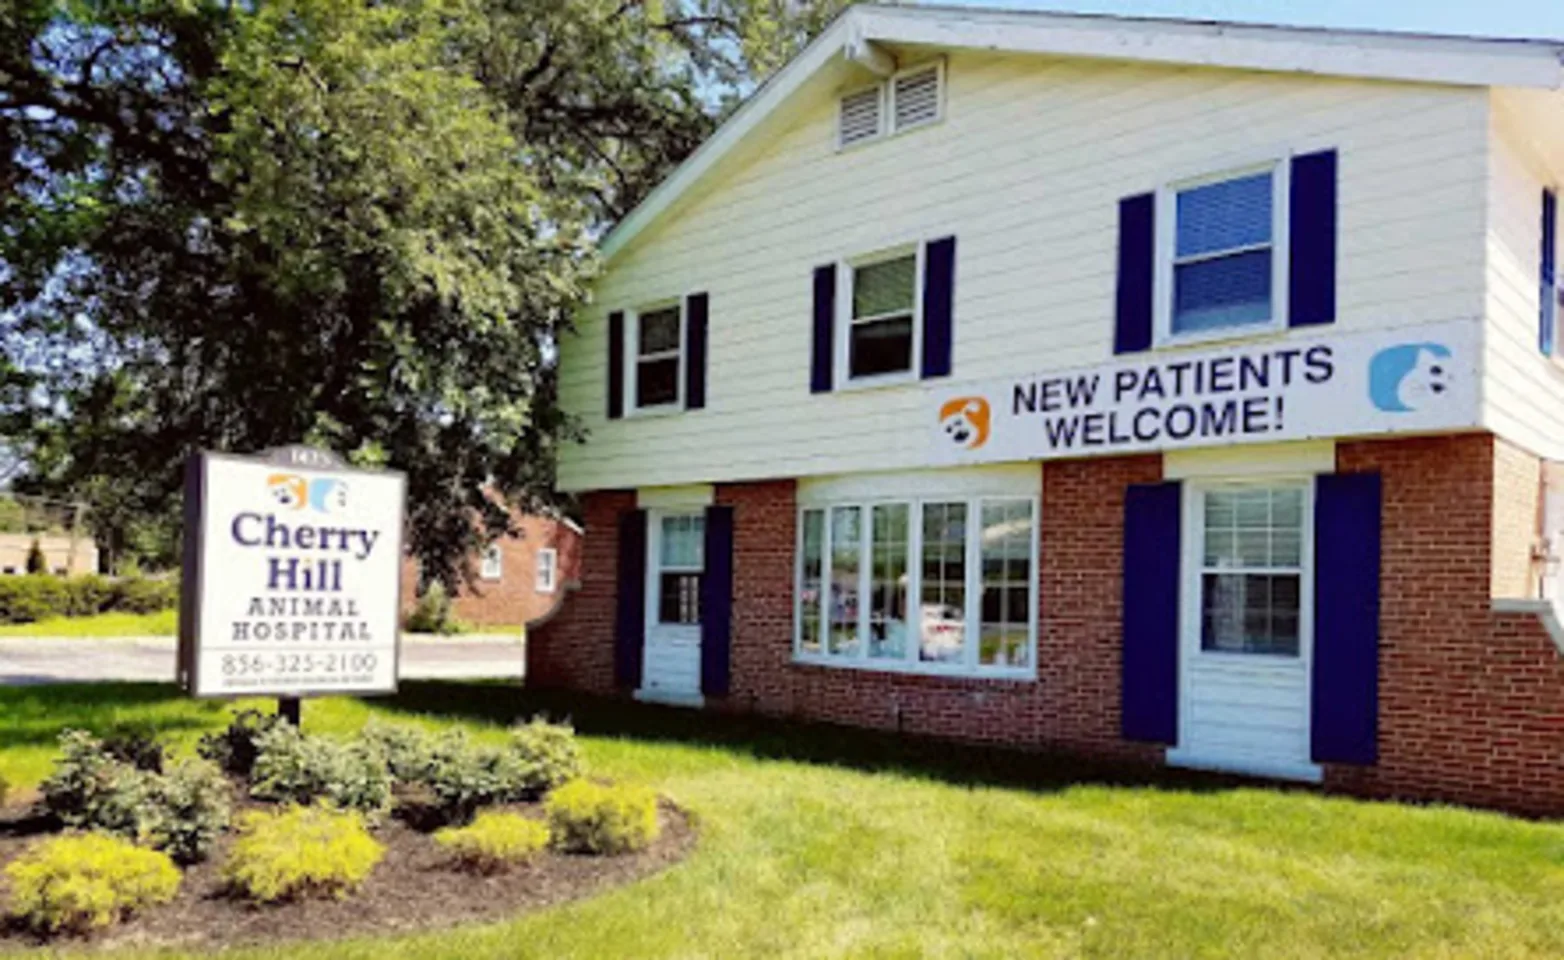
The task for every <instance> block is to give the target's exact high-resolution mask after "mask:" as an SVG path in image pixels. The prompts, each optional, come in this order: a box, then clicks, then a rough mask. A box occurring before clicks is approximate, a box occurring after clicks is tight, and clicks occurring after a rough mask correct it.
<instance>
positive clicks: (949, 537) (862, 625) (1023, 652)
mask: <svg viewBox="0 0 1564 960" xmlns="http://www.w3.org/2000/svg"><path fill="white" fill-rule="evenodd" d="M1036 524H1037V504H1036V501H1035V499H1032V498H1026V497H991V496H982V497H930V498H926V499H896V500H871V501H866V502H858V503H832V504H822V505H820V506H813V505H811V506H805V507H804V508H803V509H802V511H801V512H800V516H799V542H798V567H797V584H796V605H795V613H796V619H797V624H796V626H797V630H796V637H795V642H796V646H795V653H796V655H797V657H798V658H799V659H800V660H805V661H809V662H816V663H825V664H832V665H843V666H857V667H868V668H873V669H888V670H906V671H912V672H926V673H974V674H984V673H996V674H1020V673H1030V671H1032V670H1033V668H1034V662H1033V660H1034V658H1033V651H1034V650H1035V648H1036V643H1035V641H1036V623H1037V617H1036V610H1037V552H1036V542H1037V529H1036Z"/></svg>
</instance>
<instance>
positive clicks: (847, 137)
mask: <svg viewBox="0 0 1564 960" xmlns="http://www.w3.org/2000/svg"><path fill="white" fill-rule="evenodd" d="M840 124H841V125H840V127H839V128H838V131H837V145H838V146H842V147H850V146H852V145H853V144H855V143H863V142H864V141H865V140H873V139H874V138H875V137H877V136H879V135H880V88H879V87H870V88H869V89H867V90H860V91H858V92H857V93H849V94H848V95H847V96H845V97H843V98H842V113H841V121H840Z"/></svg>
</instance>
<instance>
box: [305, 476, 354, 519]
mask: <svg viewBox="0 0 1564 960" xmlns="http://www.w3.org/2000/svg"><path fill="white" fill-rule="evenodd" d="M310 506H311V507H313V508H314V509H316V510H319V511H320V512H321V513H341V512H342V511H343V510H346V509H347V506H348V485H347V484H346V483H344V482H343V481H341V480H336V479H333V478H331V477H322V478H320V479H319V480H311V481H310Z"/></svg>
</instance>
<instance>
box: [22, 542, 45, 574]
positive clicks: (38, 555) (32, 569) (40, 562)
mask: <svg viewBox="0 0 1564 960" xmlns="http://www.w3.org/2000/svg"><path fill="white" fill-rule="evenodd" d="M27 572H28V573H48V572H49V558H48V557H45V556H44V555H43V545H42V544H40V543H39V542H38V538H37V537H34V538H33V543H32V546H30V547H28V548H27Z"/></svg>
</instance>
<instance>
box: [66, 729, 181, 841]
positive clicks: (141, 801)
mask: <svg viewBox="0 0 1564 960" xmlns="http://www.w3.org/2000/svg"><path fill="white" fill-rule="evenodd" d="M157 781H158V777H157V774H155V773H152V772H151V771H148V770H140V769H137V768H136V767H134V766H131V765H130V764H128V763H124V762H122V761H120V760H116V759H114V758H113V757H111V756H109V754H108V751H107V750H105V749H104V746H103V743H102V741H100V740H99V739H98V738H97V737H94V736H93V735H92V734H90V733H88V732H86V731H85V730H67V731H65V732H64V733H62V734H60V757H59V759H58V760H56V761H55V764H54V770H53V772H51V773H50V774H49V777H48V778H47V779H46V780H44V782H43V783H42V784H41V785H40V786H39V788H38V789H39V793H40V794H42V804H43V808H44V810H46V811H47V812H49V813H50V814H53V815H54V816H55V817H56V818H57V819H59V821H60V822H61V823H63V824H65V825H66V826H68V827H76V828H78V829H84V830H100V831H103V832H105V833H112V834H116V835H118V836H121V837H124V838H126V839H129V840H133V841H135V840H144V839H146V838H147V837H148V836H149V835H150V834H151V832H152V828H153V826H154V824H155V823H156V820H157V810H156V801H157V797H158V782H157Z"/></svg>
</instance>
